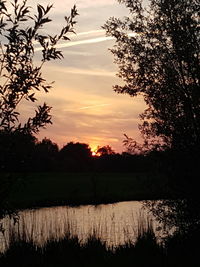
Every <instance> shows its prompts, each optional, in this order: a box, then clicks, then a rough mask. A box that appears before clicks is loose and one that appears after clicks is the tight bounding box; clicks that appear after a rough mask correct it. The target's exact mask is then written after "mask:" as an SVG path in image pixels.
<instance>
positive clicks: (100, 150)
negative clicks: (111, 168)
mask: <svg viewBox="0 0 200 267" xmlns="http://www.w3.org/2000/svg"><path fill="white" fill-rule="evenodd" d="M96 154H97V155H100V156H107V155H114V154H115V151H114V150H113V149H112V147H111V146H109V145H107V146H102V147H97V152H96Z"/></svg>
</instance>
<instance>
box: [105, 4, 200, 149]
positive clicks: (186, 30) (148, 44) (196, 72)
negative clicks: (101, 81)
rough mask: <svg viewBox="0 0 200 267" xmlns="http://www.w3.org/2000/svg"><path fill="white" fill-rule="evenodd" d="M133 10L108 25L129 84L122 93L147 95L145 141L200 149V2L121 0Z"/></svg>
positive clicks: (119, 89)
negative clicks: (155, 140)
mask: <svg viewBox="0 0 200 267" xmlns="http://www.w3.org/2000/svg"><path fill="white" fill-rule="evenodd" d="M119 2H120V3H124V4H125V5H126V7H127V8H128V9H129V11H130V15H129V17H126V18H124V19H121V20H120V19H117V18H111V19H110V20H108V21H107V23H106V24H105V25H104V28H105V29H106V31H107V35H109V36H112V37H114V38H115V40H116V44H115V45H114V47H113V49H111V52H112V53H113V54H114V56H115V63H117V64H118V66H119V73H118V76H119V77H120V78H122V79H123V80H124V85H122V86H119V85H116V86H115V87H114V90H115V91H116V92H117V93H125V94H129V95H130V96H137V95H139V94H140V95H142V96H143V97H144V100H145V102H146V104H147V106H148V108H147V109H146V110H145V111H144V113H143V114H142V115H141V119H142V120H143V123H142V125H140V130H141V132H142V134H143V136H144V138H145V140H146V141H147V140H150V139H152V138H153V139H155V138H157V140H159V141H161V143H162V144H164V143H165V144H167V146H168V147H170V148H173V149H178V150H180V149H181V150H182V149H184V150H185V149H190V148H194V147H195V148H197V147H198V149H199V148H200V44H199V41H200V20H199V14H200V8H199V7H200V2H199V0H185V1H182V0H150V1H148V2H147V1H144V0H119Z"/></svg>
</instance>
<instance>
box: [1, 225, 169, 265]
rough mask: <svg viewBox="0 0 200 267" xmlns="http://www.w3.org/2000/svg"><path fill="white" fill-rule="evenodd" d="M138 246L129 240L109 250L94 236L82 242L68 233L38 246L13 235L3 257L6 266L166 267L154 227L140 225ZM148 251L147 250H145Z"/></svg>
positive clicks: (24, 236)
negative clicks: (63, 236) (61, 237)
mask: <svg viewBox="0 0 200 267" xmlns="http://www.w3.org/2000/svg"><path fill="white" fill-rule="evenodd" d="M141 225H142V227H140V228H139V233H138V240H137V241H136V243H133V242H131V241H129V242H128V243H126V244H125V245H123V246H119V247H117V248H112V247H111V248H108V247H107V246H106V243H105V242H103V241H101V240H100V239H99V238H97V236H96V235H95V233H94V234H93V235H92V236H89V237H88V239H87V241H86V242H84V243H82V242H81V240H79V239H78V238H77V237H76V236H70V233H69V232H68V231H67V232H66V236H65V238H63V239H61V240H52V241H47V243H46V244H45V245H44V246H43V247H37V246H36V245H35V244H33V243H32V242H31V241H29V242H27V241H26V240H27V238H26V235H25V234H24V235H21V236H19V235H18V234H16V233H14V232H13V233H12V234H11V236H10V240H11V245H10V247H9V249H8V250H7V251H6V253H5V254H3V255H1V257H0V266H4V267H11V266H15V267H18V266H20V267H28V266H29V267H33V266H34V267H37V266H38V267H40V266H41V267H61V266H63V267H64V266H74V267H76V266H87V267H90V266H97V267H98V266H99V267H100V266H102V267H103V266H120V267H121V266H132V265H133V264H134V266H141V267H142V266H147V264H148V266H154V267H156V266H158V267H160V266H163V265H161V264H162V263H163V261H164V259H165V254H164V251H163V248H162V247H161V246H160V245H159V244H157V242H156V238H155V235H154V233H153V230H152V225H151V224H149V225H148V229H146V228H145V226H144V225H143V224H142V223H141ZM145 248H146V249H145Z"/></svg>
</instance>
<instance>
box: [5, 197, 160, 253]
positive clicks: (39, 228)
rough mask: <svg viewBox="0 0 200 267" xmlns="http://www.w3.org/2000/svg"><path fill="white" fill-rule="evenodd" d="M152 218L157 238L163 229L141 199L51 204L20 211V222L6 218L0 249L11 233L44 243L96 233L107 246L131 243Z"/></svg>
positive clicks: (8, 241)
mask: <svg viewBox="0 0 200 267" xmlns="http://www.w3.org/2000/svg"><path fill="white" fill-rule="evenodd" d="M149 221H151V222H152V224H153V229H154V232H155V234H156V237H157V238H158V239H160V238H161V237H162V236H163V235H164V232H163V230H162V225H160V224H159V223H158V222H156V220H155V218H154V217H153V215H151V214H150V213H149V212H148V211H147V210H146V209H144V207H143V204H142V202H139V201H130V202H119V203H115V204H106V205H97V206H93V205H87V206H79V207H68V206H61V207H51V208H39V209H35V210H24V211H21V212H19V221H18V223H14V221H13V220H11V219H9V218H5V219H4V220H3V227H4V229H5V232H4V234H2V233H1V236H0V238H1V246H0V250H1V252H3V251H5V250H6V249H7V248H8V247H9V244H10V242H11V238H13V236H15V237H16V236H17V237H19V238H22V239H23V240H24V239H25V240H27V241H31V242H33V243H34V244H35V245H36V246H43V245H45V243H46V242H47V241H48V240H59V239H62V238H63V237H65V236H66V235H69V234H70V235H71V236H74V235H76V236H78V238H79V240H80V241H81V242H85V240H86V239H87V238H88V237H89V236H90V235H92V234H93V233H95V236H97V237H99V238H100V239H101V240H102V241H105V242H106V245H107V246H108V247H115V246H118V245H123V244H125V243H126V242H127V241H130V240H131V241H132V242H134V241H135V240H136V238H137V234H138V227H139V226H141V224H142V225H143V226H144V227H145V226H146V225H147V223H148V222H149Z"/></svg>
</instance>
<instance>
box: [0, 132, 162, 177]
mask: <svg viewBox="0 0 200 267" xmlns="http://www.w3.org/2000/svg"><path fill="white" fill-rule="evenodd" d="M0 151H1V152H0V170H1V172H11V171H12V172H29V171H31V172H43V171H45V172H47V171H61V172H82V171H85V172H87V171H88V172H89V171H100V172H104V171H108V172H109V171H112V172H120V171H121V172H141V171H142V172H146V171H155V170H158V169H160V168H162V167H161V161H162V160H161V158H160V156H161V155H160V154H159V155H158V154H157V153H149V155H142V154H141V155H138V154H135V155H132V154H130V153H126V152H123V153H121V154H119V153H115V152H114V151H113V150H112V148H111V147H110V146H109V145H108V146H103V147H99V148H98V150H97V152H96V153H97V155H96V156H94V155H93V153H92V151H91V149H90V147H89V145H88V144H84V143H79V142H77V143H74V142H69V143H67V144H66V145H65V146H63V147H62V148H61V149H59V147H58V145H57V144H55V143H53V142H52V141H51V140H50V139H47V138H44V139H43V140H42V141H38V140H37V139H36V138H35V137H34V136H32V135H30V134H22V133H20V132H10V133H6V132H3V131H1V132H0Z"/></svg>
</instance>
